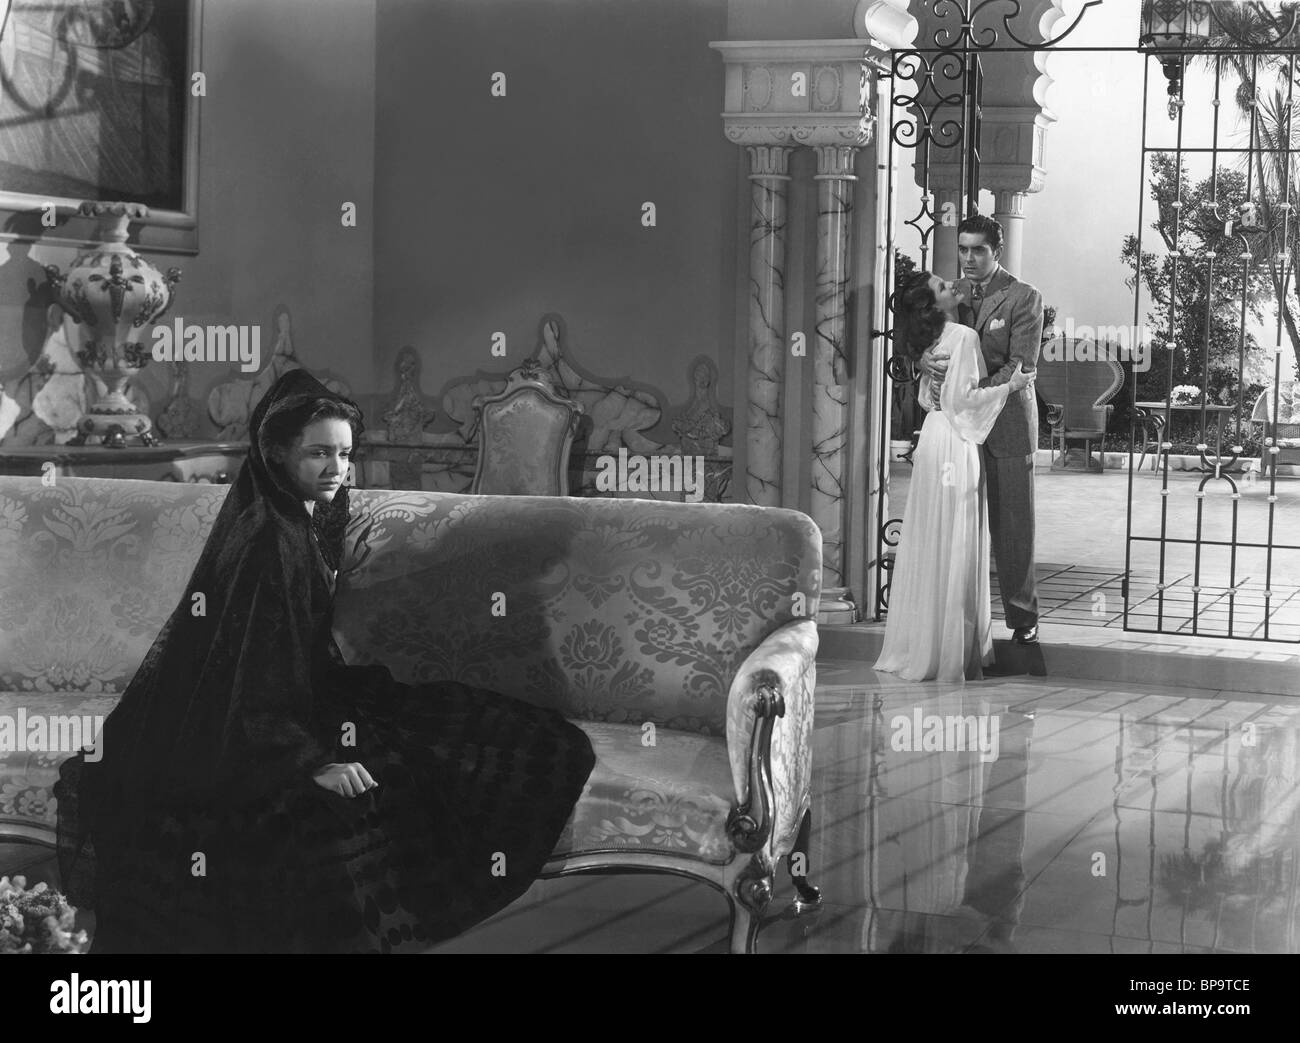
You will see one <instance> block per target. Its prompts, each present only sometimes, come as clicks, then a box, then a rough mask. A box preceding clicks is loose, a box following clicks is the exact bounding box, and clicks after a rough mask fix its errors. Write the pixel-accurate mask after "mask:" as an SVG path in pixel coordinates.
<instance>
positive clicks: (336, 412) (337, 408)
mask: <svg viewBox="0 0 1300 1043" xmlns="http://www.w3.org/2000/svg"><path fill="white" fill-rule="evenodd" d="M317 420H346V421H347V422H348V426H349V427H351V428H352V449H353V452H355V451H356V450H357V447H358V445H359V444H360V442H361V434H362V432H363V431H365V425H364V423H363V422H362V416H361V410H360V409H358V408H357V407H356V406H354V405H352V403H350V402H345V401H343V400H342V399H338V398H313V399H308V400H307V401H306V402H304V403H303V404H302V405H300V406H295V407H294V408H292V409H285V410H281V411H279V412H277V413H274V414H272V415H271V416H269V417H267V419H266V423H265V424H264V425H263V428H262V448H263V452H264V453H265V454H266V457H267V459H268V460H269V461H271V462H273V463H277V464H283V463H284V461H285V459H286V458H287V457H288V455H289V450H290V449H292V448H293V443H294V442H295V441H296V440H297V439H298V438H299V437H300V436H301V435H302V433H303V431H304V430H305V429H306V428H307V426H308V425H310V424H314V423H315V422H316V421H317Z"/></svg>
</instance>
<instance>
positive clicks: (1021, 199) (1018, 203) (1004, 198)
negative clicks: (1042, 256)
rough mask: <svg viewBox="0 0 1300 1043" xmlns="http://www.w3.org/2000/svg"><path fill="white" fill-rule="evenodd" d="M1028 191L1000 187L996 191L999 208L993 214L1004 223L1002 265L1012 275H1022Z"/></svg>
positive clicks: (1000, 222)
mask: <svg viewBox="0 0 1300 1043" xmlns="http://www.w3.org/2000/svg"><path fill="white" fill-rule="evenodd" d="M1027 194H1028V193H1026V192H1017V191H1014V190H1012V189H999V190H998V191H997V193H996V198H997V209H996V210H994V211H993V216H994V217H995V218H996V219H997V221H998V223H999V224H1001V225H1002V267H1003V268H1005V269H1006V270H1007V271H1009V272H1010V273H1011V274H1012V275H1015V276H1019V275H1020V261H1021V255H1022V253H1023V251H1024V245H1025V196H1026V195H1027Z"/></svg>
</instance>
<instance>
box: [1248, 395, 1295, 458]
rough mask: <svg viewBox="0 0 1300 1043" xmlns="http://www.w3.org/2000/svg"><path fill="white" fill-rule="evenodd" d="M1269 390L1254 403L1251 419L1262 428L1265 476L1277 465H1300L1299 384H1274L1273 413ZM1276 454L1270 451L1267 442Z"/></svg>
mask: <svg viewBox="0 0 1300 1043" xmlns="http://www.w3.org/2000/svg"><path fill="white" fill-rule="evenodd" d="M1273 391H1274V389H1273V388H1272V387H1267V388H1265V389H1264V392H1263V394H1261V395H1260V396H1259V398H1258V399H1256V401H1255V408H1254V410H1253V411H1252V412H1251V414H1250V419H1251V420H1252V421H1253V422H1255V423H1257V424H1260V425H1261V426H1262V428H1263V432H1262V433H1263V439H1264V442H1265V446H1264V451H1263V464H1262V467H1263V472H1264V473H1265V474H1268V473H1269V471H1270V470H1275V469H1276V468H1277V465H1278V464H1300V385H1297V383H1296V381H1294V380H1284V381H1282V383H1280V384H1278V385H1277V412H1276V415H1275V414H1274V408H1273ZM1270 442H1271V444H1272V445H1273V446H1275V447H1276V448H1277V452H1276V453H1274V452H1270V451H1269V443H1270Z"/></svg>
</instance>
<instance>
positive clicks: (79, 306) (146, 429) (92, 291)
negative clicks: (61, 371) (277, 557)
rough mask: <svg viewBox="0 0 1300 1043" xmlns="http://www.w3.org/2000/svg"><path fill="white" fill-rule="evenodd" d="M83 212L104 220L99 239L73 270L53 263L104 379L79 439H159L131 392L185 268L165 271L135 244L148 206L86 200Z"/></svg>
mask: <svg viewBox="0 0 1300 1043" xmlns="http://www.w3.org/2000/svg"><path fill="white" fill-rule="evenodd" d="M79 212H80V213H81V214H83V215H85V216H87V217H92V216H93V217H96V218H98V219H99V231H98V237H97V241H96V242H93V243H88V244H87V245H86V246H85V247H84V248H83V249H82V251H81V253H79V254H78V255H77V258H76V260H74V261H73V262H72V266H71V267H70V268H69V269H68V271H67V274H64V273H62V272H60V271H59V269H58V267H57V266H55V265H52V264H48V265H46V266H45V275H46V278H47V279H48V280H49V283H50V285H51V286H52V287H53V288H54V290H55V292H56V293H57V294H58V296H59V303H60V304H62V305H63V307H64V309H65V310H66V311H67V313H68V315H69V316H71V317H72V319H73V321H74V322H75V323H76V324H77V325H78V327H79V331H80V333H81V346H80V348H79V349H78V350H76V351H75V352H74V354H75V356H76V358H77V361H78V362H80V363H81V366H82V369H84V370H85V371H86V372H88V373H90V374H91V375H92V376H94V377H96V378H97V379H98V380H99V381H101V382H102V383H103V385H104V392H103V394H102V395H101V396H100V398H99V399H98V401H96V402H95V404H94V405H93V406H91V407H90V409H89V411H88V412H87V413H86V414H85V416H83V417H82V418H81V419H80V420H79V421H78V422H77V434H76V436H75V437H74V438H73V439H72V443H73V444H76V445H85V444H87V442H88V441H90V440H91V439H95V440H97V441H98V442H99V444H102V445H106V446H111V447H117V448H120V447H122V446H125V445H126V443H127V439H128V438H130V437H132V436H135V437H138V438H139V439H140V441H141V442H142V443H143V444H144V445H156V444H157V441H158V440H157V438H155V437H154V435H153V432H152V428H153V422H152V421H151V420H150V419H149V417H147V416H145V415H144V414H143V413H141V412H139V411H138V410H137V409H136V407H135V406H134V405H133V404H132V403H131V401H130V400H129V399H128V398H127V397H126V394H125V390H126V386H127V383H128V381H130V379H131V378H132V377H133V376H135V375H136V374H137V373H139V372H140V370H141V369H143V368H144V367H145V366H146V365H148V363H149V362H150V360H151V359H152V345H151V344H150V343H148V330H147V327H148V326H150V325H152V324H153V323H154V321H156V320H157V319H158V318H160V317H161V316H162V314H163V313H164V312H165V311H167V309H168V308H169V307H170V306H171V303H172V297H173V295H174V288H175V286H176V283H177V282H178V281H179V280H180V277H181V270H180V269H179V268H169V269H168V270H167V274H166V275H163V274H162V273H161V272H160V271H158V269H157V268H155V267H154V266H153V265H151V264H150V263H149V262H148V261H146V260H145V259H144V258H143V257H141V256H140V255H139V254H137V253H136V252H135V251H134V250H132V249H131V247H130V246H128V245H127V242H126V240H127V234H128V229H129V227H130V224H131V221H132V220H133V219H136V218H141V217H146V216H148V213H149V210H148V208H147V207H145V206H143V205H142V204H140V203H97V202H86V203H82V204H81V206H80V208H79Z"/></svg>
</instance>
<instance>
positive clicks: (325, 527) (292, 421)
mask: <svg viewBox="0 0 1300 1043" xmlns="http://www.w3.org/2000/svg"><path fill="white" fill-rule="evenodd" d="M317 420H346V421H347V423H348V426H349V427H351V428H352V452H353V456H354V457H355V456H356V454H357V452H358V450H359V449H360V446H361V435H362V433H363V432H364V431H365V429H366V428H365V424H364V422H363V417H362V413H361V410H360V409H358V408H357V407H356V406H355V405H353V404H352V403H351V402H348V401H346V400H344V399H341V398H311V399H307V400H306V401H305V402H303V403H302V404H301V405H298V406H293V407H291V408H288V409H283V410H279V411H277V412H275V413H272V414H271V415H270V416H268V417H267V419H266V421H265V423H264V424H263V425H262V431H261V440H262V452H263V454H264V455H265V457H266V460H267V463H268V465H270V466H271V468H273V469H278V470H281V471H283V469H284V463H285V460H286V459H287V458H288V455H289V450H290V449H292V448H293V444H294V442H295V441H296V440H297V439H298V438H300V437H301V436H302V433H303V431H304V430H305V429H306V428H307V427H308V425H310V424H314V423H315V422H316V421H317ZM348 514H349V508H348V487H347V486H346V485H344V486H342V487H341V488H340V489H339V491H338V493H337V494H335V496H334V499H333V501H332V502H330V503H329V504H327V505H324V506H323V507H322V508H318V509H317V510H315V511H313V512H312V516H311V523H312V527H313V528H314V529H315V530H316V535H317V536H318V537H319V543H320V547H321V550H322V551H323V552H324V555H325V559H326V561H328V562H329V564H330V566H331V567H332V568H336V569H337V568H338V567H339V562H340V560H341V558H342V554H343V534H344V531H345V530H346V528H347V524H348Z"/></svg>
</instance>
